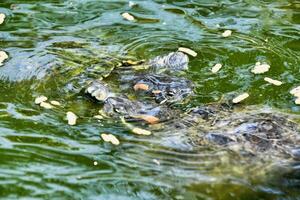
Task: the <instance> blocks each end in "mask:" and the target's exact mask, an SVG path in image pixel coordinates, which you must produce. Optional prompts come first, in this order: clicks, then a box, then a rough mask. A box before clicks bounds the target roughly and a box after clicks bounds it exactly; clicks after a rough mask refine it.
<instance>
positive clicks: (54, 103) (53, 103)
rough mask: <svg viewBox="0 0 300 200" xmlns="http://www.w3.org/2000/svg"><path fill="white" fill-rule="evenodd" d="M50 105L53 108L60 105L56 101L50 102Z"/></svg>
mask: <svg viewBox="0 0 300 200" xmlns="http://www.w3.org/2000/svg"><path fill="white" fill-rule="evenodd" d="M50 103H51V104H52V105H54V106H60V105H61V104H60V103H59V102H58V101H50Z"/></svg>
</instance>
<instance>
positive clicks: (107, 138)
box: [101, 133, 120, 145]
mask: <svg viewBox="0 0 300 200" xmlns="http://www.w3.org/2000/svg"><path fill="white" fill-rule="evenodd" d="M101 138H102V139H103V140H104V141H105V142H110V143H112V144H113V145H119V144H120V141H119V140H118V138H116V136H114V135H112V134H106V133H102V134H101Z"/></svg>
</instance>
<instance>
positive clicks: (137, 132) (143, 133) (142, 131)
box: [131, 127, 151, 135]
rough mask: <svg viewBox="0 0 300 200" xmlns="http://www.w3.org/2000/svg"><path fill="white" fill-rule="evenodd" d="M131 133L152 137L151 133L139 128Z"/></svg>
mask: <svg viewBox="0 0 300 200" xmlns="http://www.w3.org/2000/svg"><path fill="white" fill-rule="evenodd" d="M131 131H132V132H133V133H135V134H137V135H151V131H148V130H145V129H141V128H137V127H135V128H133V129H132V130H131Z"/></svg>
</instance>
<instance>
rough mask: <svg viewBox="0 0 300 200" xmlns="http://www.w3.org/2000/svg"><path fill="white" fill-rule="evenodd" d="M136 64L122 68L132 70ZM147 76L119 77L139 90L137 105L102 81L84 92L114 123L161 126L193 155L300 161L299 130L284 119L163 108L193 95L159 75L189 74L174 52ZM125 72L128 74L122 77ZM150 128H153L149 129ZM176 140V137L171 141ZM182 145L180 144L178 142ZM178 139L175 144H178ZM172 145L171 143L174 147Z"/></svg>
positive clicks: (182, 82) (187, 85) (180, 81)
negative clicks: (213, 152) (201, 151)
mask: <svg viewBox="0 0 300 200" xmlns="http://www.w3.org/2000/svg"><path fill="white" fill-rule="evenodd" d="M139 64H141V62H140V63H138V62H123V65H127V67H128V66H129V67H130V66H134V65H139ZM142 65H148V66H149V69H151V70H148V71H147V73H146V74H145V73H142V74H139V73H138V74H135V73H133V71H132V70H129V71H128V74H126V73H125V74H123V73H120V79H121V81H120V82H121V86H120V87H122V88H123V89H124V88H125V89H126V88H127V89H128V87H127V86H125V87H124V85H129V87H130V88H131V90H132V88H133V89H134V90H135V92H136V95H137V96H138V100H130V99H129V98H128V97H127V96H125V95H117V94H114V93H112V92H111V91H110V90H109V89H108V86H107V85H105V84H104V83H103V82H102V81H93V82H92V83H91V84H89V85H88V87H87V89H86V90H85V93H86V95H88V96H90V97H92V98H93V99H95V100H97V101H98V102H100V103H102V104H103V111H104V112H105V113H106V114H108V115H110V116H114V117H119V116H123V117H125V118H126V119H127V120H131V121H137V120H143V121H145V122H148V123H149V124H150V125H151V124H154V123H160V124H162V125H163V128H162V127H161V126H159V129H158V130H157V131H162V135H163V133H168V132H170V134H173V135H174V134H175V133H176V134H180V138H181V139H180V140H182V142H184V143H186V146H188V147H189V148H192V149H197V147H203V146H210V147H219V148H226V149H228V150H230V151H231V150H234V151H237V152H239V153H240V154H241V155H251V156H253V155H266V153H268V155H285V156H290V157H293V158H299V151H300V150H299V149H300V148H299V144H300V139H299V136H298V132H299V131H298V128H299V127H298V124H297V123H294V122H291V121H289V120H288V119H287V118H286V117H285V116H284V115H283V114H277V113H265V112H259V111H254V110H251V111H249V112H246V111H244V112H237V111H236V110H234V108H235V106H234V105H232V104H231V103H219V104H217V105H216V104H212V105H205V106H198V107H195V108H192V109H189V110H188V111H186V112H182V110H180V109H174V107H172V106H171V105H170V104H165V102H181V101H183V100H185V99H187V97H189V96H190V95H191V94H193V84H192V82H191V81H189V80H187V79H185V78H182V77H178V76H173V75H170V73H168V74H167V73H166V74H162V73H161V71H162V69H163V70H168V71H169V72H173V71H175V72H176V71H182V70H186V69H187V65H188V57H187V56H186V55H185V54H184V53H181V52H171V53H169V54H167V55H164V56H158V57H155V58H154V59H151V60H150V61H148V62H144V63H142ZM122 72H124V71H122ZM149 95H150V96H151V97H153V98H154V100H155V101H154V102H153V101H152V100H151V101H150V102H149V101H148V102H146V103H145V101H144V100H145V99H143V98H141V97H140V96H142V97H144V96H149ZM149 128H152V125H151V126H150V127H149ZM173 138H174V137H173ZM177 139H178V138H177ZM177 139H176V143H177V144H178V143H180V142H179V141H180V140H177ZM171 141H172V140H170V139H169V140H168V142H171Z"/></svg>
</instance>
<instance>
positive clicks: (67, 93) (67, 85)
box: [0, 0, 300, 200]
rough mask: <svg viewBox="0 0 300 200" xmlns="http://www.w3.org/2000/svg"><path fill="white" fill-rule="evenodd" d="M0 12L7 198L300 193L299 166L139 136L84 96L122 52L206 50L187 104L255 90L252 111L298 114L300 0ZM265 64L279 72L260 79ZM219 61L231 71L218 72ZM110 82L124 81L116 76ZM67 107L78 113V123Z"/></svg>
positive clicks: (81, 4)
mask: <svg viewBox="0 0 300 200" xmlns="http://www.w3.org/2000/svg"><path fill="white" fill-rule="evenodd" d="M132 4H135V5H132ZM0 12H1V13H5V15H6V18H5V21H4V23H3V24H2V25H0V50H2V51H5V52H7V53H8V55H9V59H8V60H7V61H6V62H5V63H4V65H3V66H1V67H0V91H1V95H0V198H1V199H2V198H3V199H22V198H24V199H106V200H107V199H113V200H116V199H299V198H300V171H299V169H300V164H299V162H298V163H297V162H294V163H293V164H283V166H280V167H278V166H277V167H273V163H272V162H270V161H268V162H261V163H258V161H257V160H255V159H254V160H252V161H251V159H250V161H249V160H244V159H242V158H240V157H239V156H237V155H234V154H231V153H230V152H228V151H226V150H220V149H205V148H204V149H202V150H201V151H193V150H187V149H184V148H181V147H177V146H176V145H178V144H177V143H176V140H178V139H180V138H173V140H175V141H174V142H172V138H171V137H170V135H169V136H168V137H164V134H162V133H160V134H155V133H154V134H153V135H151V136H138V135H133V134H132V133H130V132H129V131H128V129H127V128H126V127H124V125H122V124H121V123H120V121H119V120H113V119H105V120H100V121H98V120H95V119H93V116H94V115H97V113H98V111H99V109H100V108H101V105H99V104H95V103H94V102H92V101H90V100H89V99H87V98H85V97H84V96H83V95H82V93H81V92H80V91H81V90H82V87H83V86H84V82H85V80H87V79H88V78H99V77H102V76H105V75H107V74H108V73H109V72H110V70H112V67H113V66H114V65H116V62H118V61H119V60H121V59H122V57H127V58H128V57H129V58H131V59H134V60H140V59H145V60H148V59H150V58H153V57H155V56H157V55H161V54H165V53H168V52H172V51H176V50H177V49H178V47H182V46H183V47H188V48H190V49H193V50H194V51H196V52H197V53H198V55H197V57H195V58H193V57H190V63H189V70H188V71H187V72H185V73H184V74H183V75H181V76H184V77H185V78H188V79H190V80H192V81H193V83H194V84H195V88H194V92H195V94H194V95H193V96H192V98H191V99H190V101H189V102H188V104H187V105H183V107H193V106H197V105H205V104H207V103H213V102H219V101H221V100H222V99H231V98H232V97H234V96H236V95H238V94H241V93H243V92H248V93H249V95H250V96H249V98H247V99H246V100H245V101H244V102H243V106H251V105H252V106H253V105H255V106H257V107H268V108H273V109H278V110H281V112H285V113H289V114H291V115H294V116H298V115H299V114H300V106H297V105H296V104H295V102H294V100H295V98H294V97H293V96H292V95H290V94H289V90H291V89H292V88H294V87H296V86H299V85H300V79H299V77H300V70H299V69H300V68H299V67H300V51H299V50H300V2H299V1H297V0H273V1H267V0H264V1H263V0H216V1H208V0H137V1H134V2H132V3H130V2H129V1H120V0H119V1H118V0H43V1H41V0H1V2H0ZM123 12H129V13H130V14H132V15H133V16H134V17H135V18H136V20H135V21H127V20H125V19H123V18H122V16H121V14H122V13H123ZM227 29H229V30H232V35H231V36H230V37H226V38H224V37H222V33H223V32H224V30H227ZM258 61H259V62H262V63H268V64H269V65H270V66H271V68H270V70H269V71H268V72H267V73H265V74H263V75H255V74H253V73H251V69H252V68H253V66H254V64H255V63H256V62H258ZM216 63H222V64H223V67H222V68H221V70H220V71H219V72H218V73H217V74H212V72H211V68H212V66H214V65H215V64H216ZM265 76H268V77H270V78H273V79H276V80H280V81H282V82H283V85H281V86H274V85H271V84H269V83H267V82H265V81H264V80H263V78H264V77H265ZM107 82H108V84H109V85H110V86H111V87H113V88H118V86H119V85H118V84H119V81H118V79H117V77H112V78H108V80H107ZM40 95H45V96H47V97H48V98H49V99H51V100H57V101H59V102H61V103H62V106H58V107H56V108H54V109H51V110H46V109H43V108H41V107H39V106H37V105H35V104H34V99H35V98H36V97H37V96H40ZM67 111H73V112H74V113H76V114H77V115H78V116H79V119H78V123H77V125H76V126H69V125H68V124H67V121H66V120H65V113H66V112H67ZM143 128H146V129H147V128H148V127H147V126H144V125H143ZM101 133H111V134H114V135H115V136H117V137H118V138H119V140H120V145H118V146H114V145H111V144H109V143H105V142H104V141H103V140H102V139H101V138H100V134H101ZM177 134H178V133H177ZM179 134H180V133H179ZM166 140H171V142H166ZM178 143H180V142H178Z"/></svg>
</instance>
